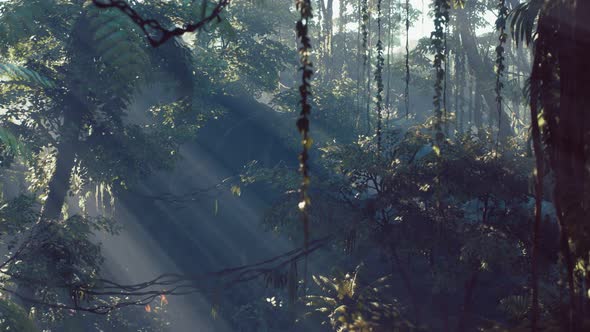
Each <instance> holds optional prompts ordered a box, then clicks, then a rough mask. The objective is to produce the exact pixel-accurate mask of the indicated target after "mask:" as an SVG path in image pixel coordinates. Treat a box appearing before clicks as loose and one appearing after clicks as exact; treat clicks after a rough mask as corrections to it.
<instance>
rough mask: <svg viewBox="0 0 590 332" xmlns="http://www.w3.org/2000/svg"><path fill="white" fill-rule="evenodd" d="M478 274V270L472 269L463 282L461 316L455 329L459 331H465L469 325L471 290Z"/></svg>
mask: <svg viewBox="0 0 590 332" xmlns="http://www.w3.org/2000/svg"><path fill="white" fill-rule="evenodd" d="M478 275H479V271H477V270H476V271H473V272H472V273H471V276H470V277H469V279H468V280H467V281H466V282H465V295H464V296H463V308H462V311H461V316H460V317H459V324H458V327H457V331H459V332H465V331H467V326H468V325H469V320H470V319H471V305H472V300H473V292H474V290H475V285H476V284H477V278H478Z"/></svg>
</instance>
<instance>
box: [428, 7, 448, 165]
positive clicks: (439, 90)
mask: <svg viewBox="0 0 590 332" xmlns="http://www.w3.org/2000/svg"><path fill="white" fill-rule="evenodd" d="M449 8H450V6H449V2H448V0H434V31H433V32H432V35H431V37H430V38H431V42H432V48H433V50H434V71H435V81H434V98H433V105H434V117H435V118H434V142H433V143H434V144H433V147H434V151H435V152H436V154H437V155H440V149H441V145H442V142H443V139H444V134H443V132H442V122H443V118H442V107H443V81H444V78H445V69H444V64H445V63H446V58H445V53H446V50H445V26H446V25H447V24H448V22H449Z"/></svg>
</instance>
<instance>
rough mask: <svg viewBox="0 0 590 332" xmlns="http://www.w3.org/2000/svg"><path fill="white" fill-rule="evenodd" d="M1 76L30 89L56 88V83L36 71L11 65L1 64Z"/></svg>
mask: <svg viewBox="0 0 590 332" xmlns="http://www.w3.org/2000/svg"><path fill="white" fill-rule="evenodd" d="M0 76H6V77H8V78H9V79H10V82H12V83H16V84H22V85H27V86H30V87H39V88H47V89H52V88H55V87H56V84H55V82H53V81H52V80H51V79H49V78H47V77H45V76H43V75H40V74H39V73H37V72H36V71H34V70H31V69H28V68H25V67H21V66H16V65H13V64H9V63H5V64H2V63H0Z"/></svg>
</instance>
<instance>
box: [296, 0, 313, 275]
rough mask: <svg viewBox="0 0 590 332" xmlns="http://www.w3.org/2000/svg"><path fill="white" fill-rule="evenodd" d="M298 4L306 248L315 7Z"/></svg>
mask: <svg viewBox="0 0 590 332" xmlns="http://www.w3.org/2000/svg"><path fill="white" fill-rule="evenodd" d="M295 6H296V8H297V10H298V11H299V14H300V18H299V20H298V21H297V25H296V28H295V30H296V32H297V39H298V41H299V44H300V45H299V57H300V58H299V62H300V63H301V67H300V70H301V85H300V86H299V94H300V96H301V101H300V103H301V112H300V113H299V119H298V120H297V129H298V130H299V133H300V134H301V143H302V146H303V149H302V150H301V153H300V154H299V171H300V172H301V175H302V177H303V179H302V182H301V188H300V189H299V191H300V194H301V198H300V201H299V210H300V211H301V215H302V220H303V248H304V249H305V250H307V249H308V248H309V216H308V207H309V204H310V199H309V194H308V187H309V182H310V178H309V165H308V159H309V148H310V147H311V144H312V139H311V137H310V136H309V116H310V114H311V105H310V104H309V98H310V95H311V93H310V88H311V86H310V81H311V77H312V76H313V66H312V63H311V59H310V55H311V39H310V38H309V25H308V24H309V21H310V20H311V18H312V16H313V13H312V7H311V0H296V2H295ZM304 269H305V271H304V275H305V276H306V275H307V259H306V261H305V267H304Z"/></svg>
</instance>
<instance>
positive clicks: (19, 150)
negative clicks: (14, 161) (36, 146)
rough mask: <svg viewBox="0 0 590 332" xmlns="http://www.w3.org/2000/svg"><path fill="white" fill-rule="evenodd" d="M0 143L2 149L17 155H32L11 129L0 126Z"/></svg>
mask: <svg viewBox="0 0 590 332" xmlns="http://www.w3.org/2000/svg"><path fill="white" fill-rule="evenodd" d="M0 145H2V147H3V149H2V151H3V152H4V153H7V154H10V155H12V156H17V157H28V156H30V153H29V149H27V147H26V145H25V144H23V143H22V142H21V141H20V140H19V139H18V138H17V137H16V136H15V135H14V134H13V133H12V132H11V131H10V130H8V129H7V128H3V127H0Z"/></svg>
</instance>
